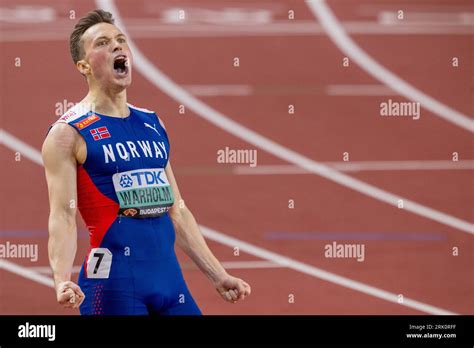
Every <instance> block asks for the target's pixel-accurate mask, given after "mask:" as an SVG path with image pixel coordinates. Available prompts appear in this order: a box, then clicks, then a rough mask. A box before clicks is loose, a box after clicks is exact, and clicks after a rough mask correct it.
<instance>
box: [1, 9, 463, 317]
mask: <svg viewBox="0 0 474 348" xmlns="http://www.w3.org/2000/svg"><path fill="white" fill-rule="evenodd" d="M116 18H117V17H116ZM17 141H20V140H19V139H17ZM26 157H27V158H28V159H31V160H32V161H33V162H34V163H37V164H39V165H42V164H41V162H40V159H41V154H40V153H39V151H37V150H35V151H34V152H31V153H28V155H27V156H26ZM199 228H200V229H201V232H202V234H203V235H204V236H205V237H206V238H208V239H211V240H214V241H216V242H218V243H221V244H224V245H228V246H230V247H232V248H235V247H238V248H239V249H240V250H241V251H243V252H246V253H248V254H251V255H254V256H257V257H259V258H261V259H264V260H267V261H270V262H273V263H276V264H278V265H280V266H282V267H288V268H291V269H293V270H295V271H297V272H301V273H305V274H308V275H310V276H313V277H315V278H319V279H322V280H325V281H328V282H330V283H333V284H337V285H340V286H342V287H345V288H348V289H351V290H355V291H359V292H362V293H364V294H367V295H370V296H374V297H377V298H381V299H383V300H387V301H389V302H392V303H398V295H397V294H394V293H391V292H388V291H385V290H382V289H379V288H376V287H374V286H370V285H367V284H364V283H361V282H358V281H355V280H352V279H350V278H346V277H342V276H339V275H337V274H335V273H331V272H328V271H325V270H323V269H320V268H317V267H314V266H311V265H308V264H305V263H302V262H299V261H296V260H294V259H292V258H289V257H286V256H283V255H280V254H277V253H274V252H271V251H269V250H266V249H263V248H260V247H257V246H255V245H252V244H250V243H247V242H244V241H241V240H239V239H236V238H233V237H230V236H228V235H226V234H224V233H222V232H218V231H216V230H213V229H211V228H208V227H205V226H203V225H199ZM0 267H1V268H4V269H6V270H8V271H10V272H13V273H16V274H18V275H22V276H24V277H26V278H28V279H31V280H33V281H36V282H38V283H41V284H44V285H48V286H52V280H51V283H49V282H48V280H47V279H48V278H46V277H44V276H42V275H40V274H38V273H37V272H34V271H32V270H29V269H26V268H25V267H22V266H20V265H17V264H13V263H11V262H9V261H6V260H0ZM401 293H403V292H401ZM400 305H402V306H406V307H410V308H413V309H416V310H419V311H421V312H425V313H429V314H435V315H452V314H457V313H454V312H450V311H447V310H445V309H442V308H439V307H434V306H432V305H429V304H426V303H423V302H419V301H416V300H412V299H409V298H404V302H403V303H401V304H400Z"/></svg>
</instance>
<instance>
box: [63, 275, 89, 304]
mask: <svg viewBox="0 0 474 348" xmlns="http://www.w3.org/2000/svg"><path fill="white" fill-rule="evenodd" d="M85 297H86V296H85V295H84V293H83V292H82V290H81V288H80V287H79V285H77V284H76V283H74V282H71V281H69V280H68V281H64V282H59V283H58V284H57V285H56V298H57V300H58V303H59V304H60V305H61V306H63V307H64V308H79V306H80V305H81V303H82V302H83V301H84V298H85Z"/></svg>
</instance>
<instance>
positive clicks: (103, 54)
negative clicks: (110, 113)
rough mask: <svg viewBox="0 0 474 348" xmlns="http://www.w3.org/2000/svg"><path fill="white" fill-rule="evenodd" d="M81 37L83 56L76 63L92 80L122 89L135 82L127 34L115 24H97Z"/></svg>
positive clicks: (112, 88) (100, 85)
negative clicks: (133, 80)
mask: <svg viewBox="0 0 474 348" xmlns="http://www.w3.org/2000/svg"><path fill="white" fill-rule="evenodd" d="M81 40H82V44H83V49H84V59H82V60H80V61H78V62H77V64H76V65H77V67H78V69H79V71H80V72H81V73H82V74H83V75H86V76H87V77H88V81H89V83H90V84H91V83H94V84H97V85H98V86H99V87H100V88H103V89H111V90H116V91H121V90H123V89H125V88H127V87H128V86H129V85H130V84H131V83H132V54H131V52H130V48H129V47H128V44H127V40H126V37H125V35H124V34H123V33H122V32H121V31H120V30H119V29H118V28H117V27H116V26H115V25H113V24H109V23H99V24H96V25H94V26H92V27H90V28H89V29H87V30H86V32H85V33H84V35H83V36H82V39H81Z"/></svg>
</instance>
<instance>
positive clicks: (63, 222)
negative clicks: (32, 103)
mask: <svg viewBox="0 0 474 348" xmlns="http://www.w3.org/2000/svg"><path fill="white" fill-rule="evenodd" d="M78 137H79V134H77V132H76V131H75V130H74V129H73V128H72V127H71V126H69V125H67V124H61V123H60V124H57V125H55V126H54V127H53V128H52V129H51V131H50V132H49V134H48V136H47V137H46V139H45V141H44V143H43V148H42V156H43V163H44V167H45V173H46V182H47V184H48V195H49V205H50V214H49V220H48V230H49V240H48V255H49V262H50V265H51V268H52V270H53V275H54V284H55V288H56V294H57V300H58V302H59V303H60V304H61V305H63V306H65V307H73V308H77V307H79V305H80V304H81V303H82V301H83V300H84V294H83V293H82V291H81V289H80V288H79V286H78V285H76V284H74V283H73V282H71V271H72V266H73V262H74V258H75V255H76V248H77V226H76V210H77V188H76V177H77V160H76V158H77V157H76V154H77V147H78Z"/></svg>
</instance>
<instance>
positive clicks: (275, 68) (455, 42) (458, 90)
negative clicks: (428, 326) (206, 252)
mask: <svg viewBox="0 0 474 348" xmlns="http://www.w3.org/2000/svg"><path fill="white" fill-rule="evenodd" d="M22 3H23V1H22ZM24 3H27V2H24ZM43 3H44V4H47V2H46V1H44V2H43ZM169 3H172V2H169ZM188 3H189V4H192V5H193V6H194V7H198V5H197V3H196V2H194V1H193V2H188ZM219 3H221V2H219ZM243 3H244V2H243ZM373 3H375V1H373ZM376 3H377V4H379V5H380V3H381V2H379V1H377V2H376ZM410 3H412V2H410ZM427 3H428V2H426V1H424V2H423V4H424V5H425V6H427ZM447 3H448V2H446V1H434V0H433V1H431V2H430V4H433V5H436V4H438V5H439V6H443V5H446V6H447ZM13 4H18V1H15V2H13V1H4V2H3V4H2V6H10V5H11V6H13ZM166 4H168V2H165V5H163V6H166ZM180 4H181V6H183V7H185V6H184V5H182V4H183V2H181V3H180ZM200 4H202V6H203V7H205V6H211V7H212V8H215V9H216V8H220V7H222V6H223V5H222V4H221V5H217V2H200ZM233 4H235V2H233ZM259 4H260V3H259ZM261 4H262V7H264V8H273V9H274V10H275V11H277V12H278V15H277V16H276V17H277V18H278V17H280V18H283V15H284V14H286V12H287V11H288V9H295V11H296V13H297V20H300V19H305V20H310V19H314V17H313V16H312V14H311V13H310V12H309V10H308V8H307V7H306V6H305V5H304V2H298V3H297V4H292V3H291V2H290V1H287V2H283V1H281V2H271V3H270V2H261ZM329 4H330V5H331V7H332V8H333V10H334V11H335V13H336V15H337V16H338V18H339V19H341V20H346V19H347V20H349V19H352V20H357V19H358V18H361V17H363V16H362V15H361V14H360V11H359V10H358V9H360V8H362V7H363V6H366V5H370V4H371V2H370V1H347V2H346V1H344V2H343V1H341V0H339V1H329ZM384 4H385V5H386V6H388V7H390V4H391V2H384ZM449 4H450V6H453V7H455V6H457V7H458V8H460V9H464V8H465V9H466V10H467V9H469V6H468V5H467V4H468V2H466V1H449ZM257 5H258V4H255V3H253V5H252V8H257V7H258V6H257ZM48 6H52V7H54V6H53V5H48ZM407 6H408V2H407ZM420 7H423V5H420ZM70 8H72V9H75V11H76V13H77V16H78V17H79V16H81V15H82V14H84V13H85V12H86V11H88V10H90V9H93V8H95V5H94V4H93V2H90V3H86V2H81V4H80V6H79V5H78V4H77V3H75V2H71V3H70V4H67V5H65V4H62V5H61V6H60V7H57V11H58V14H59V16H60V17H65V16H66V14H67V13H68V11H69V9H70ZM118 8H119V11H120V12H121V13H122V15H123V16H124V17H125V25H127V18H132V17H133V18H139V17H150V16H152V15H150V13H148V12H149V11H154V10H153V9H151V8H149V7H147V5H146V3H145V2H143V6H142V5H141V4H140V3H139V4H138V5H133V6H132V5H131V4H130V2H126V1H120V2H118ZM471 9H472V8H471ZM147 11H148V12H147ZM282 14H283V15H282ZM365 16H368V15H365ZM73 23H74V21H71V24H70V28H65V30H64V40H62V41H50V42H47V41H44V42H43V41H32V42H5V41H3V42H1V43H0V47H1V51H2V57H3V60H2V61H3V62H2V66H1V69H2V70H1V74H2V99H1V103H2V104H1V112H2V125H1V127H2V129H4V130H6V131H7V132H9V133H11V134H13V135H14V136H16V137H17V138H19V139H21V140H23V141H24V142H26V143H28V144H29V145H31V146H33V147H35V148H36V149H40V147H41V144H42V142H43V140H44V136H45V132H46V129H47V127H48V125H49V124H50V123H52V122H54V120H55V119H56V118H57V116H56V115H55V104H56V103H58V102H62V100H63V99H66V100H68V101H78V100H80V99H81V98H82V97H83V95H84V94H85V93H86V85H85V83H84V82H83V81H82V79H81V77H80V76H79V75H78V74H77V72H76V71H75V69H74V67H73V65H72V63H71V61H70V57H69V53H68V46H67V39H66V38H67V37H68V35H69V31H70V29H71V28H72V26H73ZM5 28H6V27H3V26H2V31H4V30H6V29H5ZM18 28H20V29H21V27H20V26H18ZM20 29H18V30H20ZM0 34H1V33H0ZM132 34H133V33H132ZM2 35H3V34H2ZM132 36H133V35H132ZM354 39H355V41H356V42H357V44H358V45H360V46H361V48H363V49H364V50H365V51H366V52H367V53H369V54H370V55H372V56H373V57H374V58H375V59H376V60H378V61H379V62H381V63H382V64H383V65H384V66H386V67H387V68H389V69H390V70H391V71H393V72H394V73H396V74H397V75H399V76H400V77H402V78H403V79H405V80H406V81H408V82H409V83H411V84H412V85H414V86H416V87H417V88H419V89H420V90H422V91H424V92H425V93H427V94H429V95H430V96H432V97H434V98H436V99H437V100H439V101H441V102H442V103H445V104H446V105H449V106H451V107H453V108H454V109H456V110H458V111H460V112H463V113H464V114H467V115H472V114H473V111H474V110H473V104H472V98H473V93H472V81H471V76H472V61H473V57H472V36H469V35H441V36H440V35H403V36H402V35H385V36H384V35H373V36H370V35H369V36H367V35H355V36H354ZM135 42H136V43H137V45H138V47H139V48H140V50H142V52H143V53H144V54H145V55H146V56H147V57H148V58H149V59H150V60H151V61H152V62H153V64H155V65H156V66H157V67H159V68H160V69H161V70H162V71H164V72H165V73H166V74H167V75H168V76H169V77H171V78H172V79H173V80H174V81H176V82H177V83H179V84H183V85H190V84H246V85H251V86H253V87H254V88H255V93H253V94H252V95H250V96H237V97H236V96H218V97H200V99H201V100H203V101H204V102H205V103H207V104H208V105H210V106H212V107H214V108H215V109H217V110H219V111H220V112H222V113H224V114H225V115H227V116H229V117H230V118H232V119H234V120H235V121H237V122H239V123H241V124H243V125H245V126H246V127H248V128H250V129H252V130H254V131H256V132H258V133H260V134H262V135H264V136H266V137H268V138H270V139H272V140H274V141H276V142H278V143H279V144H282V145H284V146H285V147H288V148H290V149H292V150H294V151H297V152H299V153H301V154H303V155H305V156H307V157H309V158H311V159H313V160H315V161H340V160H342V153H343V152H346V151H347V152H349V153H350V156H351V157H350V159H351V161H381V160H450V159H451V156H452V153H453V152H455V151H456V152H458V153H459V156H460V158H461V159H463V160H465V159H472V158H473V153H472V151H473V147H472V134H470V133H469V132H468V131H467V130H464V129H461V128H459V127H457V126H455V125H453V124H451V123H448V122H446V121H444V120H442V119H440V118H438V117H436V116H435V115H433V114H432V113H430V112H429V111H427V110H425V109H422V116H421V119H420V120H418V121H413V120H411V119H397V118H392V119H387V118H382V117H380V116H379V104H380V102H382V101H384V100H386V99H387V98H388V97H385V96H376V97H373V96H368V97H361V96H358V97H351V96H328V95H327V94H325V92H324V88H325V86H327V85H334V84H377V83H379V82H378V81H375V80H374V79H373V78H371V77H370V76H369V75H368V74H367V73H366V72H365V71H363V70H361V69H359V68H358V67H357V66H356V65H355V64H352V65H351V67H350V68H343V67H342V66H341V59H342V57H343V56H344V54H343V53H341V52H340V51H339V50H338V48H337V47H336V46H335V45H334V44H333V43H332V41H331V40H330V39H329V38H328V37H327V36H325V35H318V36H281V37H279V36H268V37H258V36H257V37H241V38H236V37H232V38H218V37H217V38H213V37H206V38H158V39H157V38H154V39H136V40H135ZM236 56H238V57H239V58H240V62H241V66H240V67H239V68H235V67H233V66H232V59H233V57H236ZM453 56H456V57H459V58H460V62H461V64H460V66H459V68H452V67H451V65H450V64H451V58H452V57H453ZM15 57H21V59H22V66H21V68H16V67H15V66H14V64H13V63H12V62H14V59H15ZM308 90H311V91H310V92H308ZM315 90H316V91H319V92H315ZM391 98H392V99H394V100H404V99H402V98H400V97H398V96H393V97H391ZM129 101H130V102H131V103H132V104H134V105H137V106H142V107H146V108H148V109H152V110H155V111H156V112H157V113H158V114H159V115H160V116H161V117H162V118H163V119H164V121H165V123H166V126H167V129H168V133H169V136H170V139H171V146H172V155H171V158H172V162H173V165H174V170H175V173H176V174H177V179H178V183H179V186H180V191H181V192H182V194H183V196H184V199H185V201H186V203H187V205H188V206H189V207H190V208H191V210H192V211H193V213H194V215H195V216H196V218H197V220H198V222H199V223H200V224H203V225H205V226H208V227H210V228H213V229H215V230H218V231H220V232H222V233H225V234H227V235H230V236H233V237H235V238H238V239H241V240H243V241H246V242H248V243H252V244H254V245H257V246H259V247H262V248H265V249H268V250H271V251H273V252H276V253H279V254H281V255H284V256H287V257H290V258H293V259H295V260H298V261H301V262H305V263H307V264H310V265H313V266H315V267H318V268H322V269H324V270H327V271H330V272H333V273H335V274H338V275H342V276H345V277H348V278H351V279H353V280H357V281H360V282H363V283H365V284H368V285H372V286H375V287H378V288H380V289H383V290H386V291H390V292H392V293H395V294H403V295H404V296H405V297H408V298H411V299H416V300H418V301H421V302H424V303H427V304H430V305H433V306H436V307H440V308H443V309H446V310H449V311H453V312H456V313H466V314H467V313H473V310H474V305H473V302H472V299H471V297H472V293H473V290H474V284H473V278H472V266H473V264H472V260H473V259H472V255H473V244H472V235H470V234H468V233H466V232H462V231H460V230H456V229H454V228H450V227H448V226H445V225H442V224H439V223H436V222H434V221H431V220H428V219H427V218H423V217H420V216H418V215H414V214H412V213H409V212H406V211H404V210H402V209H397V208H396V207H395V206H390V205H388V204H385V203H381V202H380V201H377V200H374V199H373V198H370V197H367V196H364V195H362V194H360V193H358V192H355V191H352V190H349V189H347V188H345V187H342V186H340V185H338V184H336V183H334V182H332V181H328V180H326V179H324V178H321V177H319V176H316V175H271V176H267V175H252V176H246V175H233V174H230V171H229V173H221V174H219V173H216V172H215V171H214V172H213V171H209V173H204V174H203V173H200V174H199V173H193V172H192V171H189V170H187V168H190V167H193V166H199V167H210V168H215V169H221V167H222V166H230V165H223V164H217V163H216V152H217V150H219V149H223V148H225V147H226V146H228V147H230V148H233V149H249V148H252V146H251V145H249V144H247V143H245V142H244V141H242V140H241V139H238V138H236V137H234V136H231V135H229V133H227V132H224V131H222V130H221V129H218V128H216V127H215V126H213V125H212V124H210V123H208V122H206V121H205V120H203V119H201V118H200V117H198V116H197V115H195V114H193V113H192V112H191V111H190V110H187V111H186V114H185V115H180V114H179V113H178V105H179V103H178V102H176V101H175V100H173V99H171V98H170V97H169V96H168V95H166V94H164V93H163V92H162V91H160V90H158V89H157V88H156V87H155V86H153V85H151V84H150V83H149V82H148V81H147V80H146V79H144V78H143V76H141V75H140V74H138V72H137V71H136V70H135V72H134V82H133V85H132V87H131V88H130V89H129ZM289 104H294V105H295V109H296V114H295V115H293V116H291V115H288V112H287V110H288V105H289ZM203 139H205V140H203ZM0 154H1V160H2V163H5V164H6V165H5V167H4V168H3V171H2V180H1V185H2V186H1V190H2V197H4V198H5V197H6V199H4V200H3V201H2V205H1V211H2V226H0V228H1V231H11V232H13V233H14V232H15V231H18V237H17V236H15V235H12V234H8V235H7V234H4V235H2V234H0V242H1V243H5V241H7V240H8V241H10V242H12V243H13V242H16V243H38V244H39V251H40V258H39V260H38V262H36V263H34V264H32V263H31V262H30V261H29V260H10V261H13V262H16V263H18V264H22V265H23V266H25V267H32V266H34V267H37V266H47V265H48V261H47V218H48V211H49V210H48V201H47V189H46V184H45V180H44V174H43V169H42V167H40V166H39V165H37V164H35V163H33V162H31V161H30V160H28V159H27V158H26V157H23V158H22V160H21V161H20V162H16V161H15V158H14V153H13V152H12V151H11V150H10V149H8V148H6V147H3V146H2V147H0ZM258 163H259V164H285V163H284V162H283V161H281V160H280V159H278V158H275V157H273V156H271V155H269V154H267V153H265V152H264V151H262V150H259V151H258ZM349 174H350V175H352V176H354V177H356V178H358V179H361V180H363V181H365V182H367V183H371V184H373V185H375V186H377V187H380V188H382V189H384V190H387V191H389V192H392V193H396V194H398V195H401V196H403V197H406V198H409V199H412V200H414V201H416V202H418V203H421V204H423V205H426V206H428V207H431V208H434V209H437V210H440V211H442V212H445V213H448V214H450V215H452V216H455V217H458V218H461V219H463V220H466V221H469V222H471V223H472V222H473V221H474V214H473V206H474V204H473V203H474V202H473V190H472V188H473V185H472V184H473V179H472V177H473V176H472V171H384V172H358V173H349ZM289 199H293V200H294V201H295V209H288V200H289ZM79 220H80V218H79ZM80 226H81V227H80V229H81V233H80V239H79V247H78V253H77V258H76V264H80V263H81V261H82V258H83V256H84V254H85V252H86V250H87V243H88V240H87V236H86V232H84V230H85V228H84V226H83V224H82V222H81V224H80ZM20 231H38V236H36V237H31V236H23V237H22V236H21V235H20ZM292 231H293V232H305V231H324V232H346V233H356V232H397V233H404V232H406V233H410V232H417V233H426V234H430V233H431V234H433V233H437V234H440V235H441V236H442V237H443V238H442V240H436V241H430V240H424V241H363V243H364V244H365V248H366V256H365V261H364V262H360V263H359V262H356V261H355V260H353V259H343V260H340V259H329V258H325V257H324V245H325V244H327V243H330V241H327V240H304V241H303V240H291V241H288V240H270V239H267V238H265V236H266V235H267V233H270V232H292ZM339 242H344V241H339ZM346 242H348V243H355V242H354V241H351V240H348V241H346ZM359 243H360V242H359ZM209 244H210V246H211V248H212V250H213V251H214V252H215V254H216V255H217V257H218V258H219V259H220V260H221V261H248V260H257V258H256V257H254V256H250V255H247V254H245V253H241V254H240V256H238V257H236V256H234V255H233V249H232V248H231V247H229V246H223V245H221V244H218V243H216V242H212V241H209ZM453 247H458V248H459V256H456V257H454V256H453V255H452V248H453ZM180 258H181V260H182V261H183V266H184V273H185V277H186V279H187V282H188V285H189V287H190V289H191V291H192V293H193V294H194V297H195V298H196V300H197V302H198V304H199V305H200V306H201V308H202V310H203V312H204V313H207V314H420V312H419V311H417V310H414V309H411V308H408V307H405V306H401V305H399V304H397V303H389V302H388V301H385V300H381V299H379V298H375V297H372V296H369V295H366V294H363V293H360V292H356V291H354V290H350V289H347V288H343V287H341V286H339V285H336V284H332V283H328V282H326V281H323V280H320V279H317V278H314V277H311V276H309V275H305V274H302V273H299V272H296V271H295V270H292V269H288V268H262V269H236V270H230V272H231V273H232V274H235V275H236V276H239V277H242V278H244V279H245V280H246V281H247V282H249V283H250V284H251V285H252V290H253V291H252V295H251V296H250V297H249V298H248V299H247V300H245V301H244V302H243V303H241V304H238V305H227V304H226V303H224V302H222V300H221V299H220V298H219V296H218V295H217V294H216V293H215V291H214V290H213V288H212V286H211V284H210V283H209V282H208V281H207V280H206V279H205V278H204V276H203V275H202V274H201V273H199V272H198V271H197V270H196V269H195V268H193V267H191V266H190V265H191V264H190V263H189V260H188V259H187V258H185V257H184V256H183V255H182V254H181V253H180ZM289 294H293V295H294V296H295V302H294V303H291V304H290V303H288V296H289ZM0 296H1V301H0V313H2V314H26V313H28V314H77V313H78V312H77V311H76V312H73V311H65V310H62V309H61V308H60V307H59V306H58V305H57V304H56V303H55V295H54V293H53V291H52V289H51V288H48V287H46V286H44V285H41V284H38V283H36V282H33V281H31V280H29V279H26V278H23V277H21V276H19V275H17V274H13V273H10V272H9V271H6V270H0Z"/></svg>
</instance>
